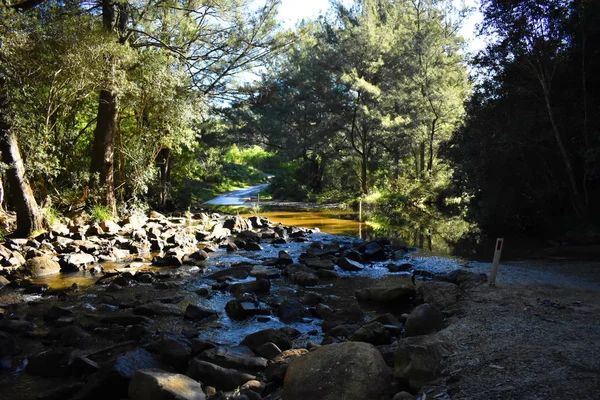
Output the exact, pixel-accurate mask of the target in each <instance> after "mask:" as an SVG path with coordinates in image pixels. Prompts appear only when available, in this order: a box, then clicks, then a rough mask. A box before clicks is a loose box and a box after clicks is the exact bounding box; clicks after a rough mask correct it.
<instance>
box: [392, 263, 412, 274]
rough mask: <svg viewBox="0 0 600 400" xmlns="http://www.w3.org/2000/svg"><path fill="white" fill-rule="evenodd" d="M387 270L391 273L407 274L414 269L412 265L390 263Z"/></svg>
mask: <svg viewBox="0 0 600 400" xmlns="http://www.w3.org/2000/svg"><path fill="white" fill-rule="evenodd" d="M386 268H387V269H388V271H390V272H407V271H410V270H411V269H412V265H411V264H410V263H400V264H396V263H390V264H388V265H386Z"/></svg>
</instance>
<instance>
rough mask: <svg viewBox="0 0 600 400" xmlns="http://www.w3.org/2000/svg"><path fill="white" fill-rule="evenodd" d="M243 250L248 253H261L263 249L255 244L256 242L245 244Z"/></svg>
mask: <svg viewBox="0 0 600 400" xmlns="http://www.w3.org/2000/svg"><path fill="white" fill-rule="evenodd" d="M244 250H248V251H262V250H263V248H262V246H261V245H260V244H258V243H256V242H246V245H245V246H244Z"/></svg>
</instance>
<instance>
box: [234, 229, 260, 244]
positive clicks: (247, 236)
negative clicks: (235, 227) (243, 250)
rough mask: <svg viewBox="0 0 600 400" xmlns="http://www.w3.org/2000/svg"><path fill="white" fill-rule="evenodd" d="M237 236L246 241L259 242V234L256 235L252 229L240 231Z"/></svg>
mask: <svg viewBox="0 0 600 400" xmlns="http://www.w3.org/2000/svg"><path fill="white" fill-rule="evenodd" d="M238 238H240V239H242V240H245V241H246V242H254V243H259V242H260V236H258V233H256V232H254V231H250V230H246V231H243V232H240V233H239V234H238Z"/></svg>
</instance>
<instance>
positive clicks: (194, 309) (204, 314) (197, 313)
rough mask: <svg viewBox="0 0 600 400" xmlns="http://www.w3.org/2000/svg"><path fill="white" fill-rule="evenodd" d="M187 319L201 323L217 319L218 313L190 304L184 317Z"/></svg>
mask: <svg viewBox="0 0 600 400" xmlns="http://www.w3.org/2000/svg"><path fill="white" fill-rule="evenodd" d="M183 317H184V318H185V319H189V320H192V321H201V320H204V319H207V318H216V317H218V313H217V312H216V311H215V310H211V309H210V308H204V307H200V306H197V305H194V304H188V306H187V307H186V309H185V313H184V315H183Z"/></svg>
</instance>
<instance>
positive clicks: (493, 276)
mask: <svg viewBox="0 0 600 400" xmlns="http://www.w3.org/2000/svg"><path fill="white" fill-rule="evenodd" d="M503 244H504V238H498V239H496V250H494V260H493V261H492V271H491V272H490V286H495V285H496V275H498V265H499V264H500V255H501V254H502V245H503Z"/></svg>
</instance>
